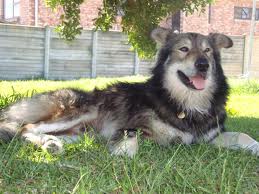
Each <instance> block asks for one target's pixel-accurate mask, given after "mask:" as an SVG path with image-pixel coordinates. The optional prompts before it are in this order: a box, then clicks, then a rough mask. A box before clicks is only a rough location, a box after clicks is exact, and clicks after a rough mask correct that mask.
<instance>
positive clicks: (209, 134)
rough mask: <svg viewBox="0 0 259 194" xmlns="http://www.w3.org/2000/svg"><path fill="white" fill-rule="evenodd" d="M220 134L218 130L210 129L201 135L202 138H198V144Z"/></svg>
mask: <svg viewBox="0 0 259 194" xmlns="http://www.w3.org/2000/svg"><path fill="white" fill-rule="evenodd" d="M219 133H220V128H218V127H217V128H215V129H211V130H210V131H209V132H207V133H205V134H203V136H202V137H200V138H199V140H198V142H202V141H204V142H208V141H210V140H212V139H213V138H214V137H215V136H216V135H217V134H219Z"/></svg>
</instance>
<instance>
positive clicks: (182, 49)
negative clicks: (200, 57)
mask: <svg viewBox="0 0 259 194" xmlns="http://www.w3.org/2000/svg"><path fill="white" fill-rule="evenodd" d="M179 50H180V51H182V52H185V53H187V52H189V48H187V47H185V46H184V47H182V48H180V49H179Z"/></svg>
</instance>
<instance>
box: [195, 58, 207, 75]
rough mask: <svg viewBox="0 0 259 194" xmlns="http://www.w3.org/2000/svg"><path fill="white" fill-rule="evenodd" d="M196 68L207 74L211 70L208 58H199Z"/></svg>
mask: <svg viewBox="0 0 259 194" xmlns="http://www.w3.org/2000/svg"><path fill="white" fill-rule="evenodd" d="M195 67H196V68H197V69H198V71H200V72H206V71H208V68H209V62H208V60H207V59H206V58H199V59H198V60H197V61H196V63H195Z"/></svg>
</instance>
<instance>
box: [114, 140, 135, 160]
mask: <svg viewBox="0 0 259 194" xmlns="http://www.w3.org/2000/svg"><path fill="white" fill-rule="evenodd" d="M137 151H138V140H137V137H130V138H128V137H126V138H124V139H123V140H122V141H120V142H119V143H117V144H115V145H114V146H113V147H112V148H111V154H112V155H117V156H120V155H127V156H129V157H131V158H132V157H133V156H134V155H135V154H136V153H137Z"/></svg>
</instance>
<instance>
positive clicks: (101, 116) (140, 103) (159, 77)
mask: <svg viewBox="0 0 259 194" xmlns="http://www.w3.org/2000/svg"><path fill="white" fill-rule="evenodd" d="M152 37H153V39H154V40H155V41H157V43H158V44H159V45H160V50H159V53H158V56H157V62H156V65H155V67H154V69H153V71H152V76H151V78H150V79H148V81H146V82H145V83H117V84H113V85H111V86H109V87H107V88H106V89H104V90H98V89H96V90H94V91H92V92H84V91H80V90H75V89H63V90H58V91H54V92H48V93H43V94H39V95H35V96H33V97H32V98H28V99H23V100H21V101H19V102H17V103H15V104H13V105H10V106H9V107H8V108H6V109H5V110H3V111H2V121H1V122H0V138H1V139H2V140H3V141H8V140H10V139H11V138H12V137H13V136H14V134H18V135H20V136H21V137H24V138H25V139H26V140H28V141H31V142H33V143H35V144H38V145H40V146H42V147H43V148H45V149H56V151H61V150H62V145H63V143H64V142H70V141H74V140H76V139H77V138H78V137H79V136H80V135H82V134H83V133H85V132H88V133H91V134H92V133H93V134H99V135H100V136H102V137H103V138H104V139H105V140H106V141H107V142H108V144H109V148H110V150H111V152H112V153H113V154H116V155H122V154H127V155H129V156H133V155H134V154H135V153H136V151H137V149H138V141H137V137H136V130H137V129H139V130H141V132H142V135H143V136H144V137H146V138H150V139H153V140H154V141H156V142H157V143H159V144H161V145H170V144H173V143H179V142H180V143H184V144H192V143H199V142H201V141H203V142H204V141H205V142H209V143H214V144H218V145H221V146H225V147H231V146H233V145H234V144H235V145H237V144H238V145H239V144H240V145H239V147H243V148H247V147H248V146H250V147H249V149H250V150H251V151H252V152H254V153H257V154H258V147H259V146H258V143H257V142H256V141H255V140H253V139H252V138H250V137H249V136H246V135H245V134H241V136H240V134H238V136H235V134H234V133H233V134H232V135H231V134H229V132H224V131H225V129H224V121H225V119H226V111H225V105H226V100H227V95H228V84H227V82H226V78H225V76H224V74H223V70H222V67H221V62H220V50H221V49H222V48H229V47H232V45H233V43H232V40H231V39H230V38H229V37H227V36H225V35H223V34H211V35H209V36H204V35H201V34H196V33H184V34H174V33H172V32H171V31H170V30H166V29H163V28H157V29H155V30H154V31H153V32H152ZM203 65H205V66H206V67H205V66H203ZM198 74H201V75H202V76H203V77H204V80H205V81H204V82H205V86H204V88H203V89H201V90H197V89H195V88H193V86H191V84H190V85H188V84H189V82H188V77H191V76H196V75H198ZM92 129H93V130H92ZM219 134H223V136H222V137H223V138H222V141H219V140H218V139H219V137H218V135H219ZM224 134H226V135H224ZM228 136H229V137H230V138H228ZM234 136H235V140H233V137H234ZM240 137H241V139H240ZM242 137H245V138H248V140H247V141H245V140H244V138H243V139H242ZM247 142H248V143H247ZM251 145H253V146H252V147H251ZM256 146H257V147H256Z"/></svg>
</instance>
